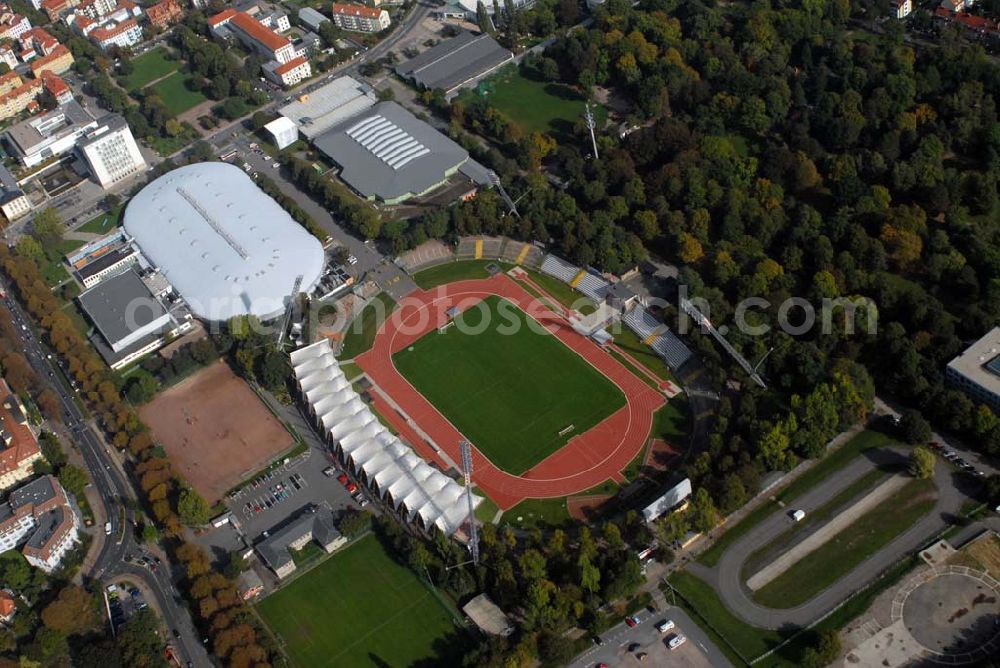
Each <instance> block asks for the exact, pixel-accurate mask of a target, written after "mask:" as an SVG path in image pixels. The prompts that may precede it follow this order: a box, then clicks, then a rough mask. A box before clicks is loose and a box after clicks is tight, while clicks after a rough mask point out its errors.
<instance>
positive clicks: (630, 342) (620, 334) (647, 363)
mask: <svg viewBox="0 0 1000 668" xmlns="http://www.w3.org/2000/svg"><path fill="white" fill-rule="evenodd" d="M618 329H619V330H620V331H617V332H615V333H614V336H615V345H617V346H618V347H619V348H621V349H622V350H624V351H625V352H626V353H628V354H629V355H631V356H632V357H633V358H634V359H635V361H637V362H638V363H639V364H641V365H643V366H644V367H646V368H647V369H649V370H650V371H652V372H653V374H654V375H656V376H659V377H660V378H662V379H663V380H669V381H673V382H677V379H676V378H674V374H673V372H672V371H670V367H669V366H667V363H666V362H664V361H663V358H662V357H660V356H659V355H657V354H656V353H655V352H654V351H653V349H652V348H650V347H649V346H647V345H646V344H645V343H643V342H642V341H640V340H639V337H638V336H636V335H635V332H633V331H632V330H631V329H629V328H628V327H625V326H624V325H622V326H620V327H618Z"/></svg>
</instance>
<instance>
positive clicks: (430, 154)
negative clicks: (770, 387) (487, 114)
mask: <svg viewBox="0 0 1000 668" xmlns="http://www.w3.org/2000/svg"><path fill="white" fill-rule="evenodd" d="M315 145H316V148H317V149H319V150H320V151H321V152H322V153H323V154H324V155H326V156H327V157H328V158H330V159H331V160H333V161H334V162H336V163H337V164H338V165H340V167H341V173H340V178H341V179H342V180H343V181H344V182H345V183H347V184H348V185H349V186H351V188H353V189H354V190H355V191H357V192H358V193H360V194H361V195H362V196H363V197H365V198H368V199H374V200H380V201H383V202H386V203H387V204H396V203H399V202H402V201H405V200H407V199H411V198H413V197H416V196H419V195H423V194H426V193H428V192H430V191H432V190H436V189H437V188H438V187H440V186H442V185H444V184H445V183H446V182H447V181H448V179H450V178H451V177H452V176H454V175H455V174H456V173H458V172H459V171H461V172H462V174H463V175H465V176H466V177H468V178H469V179H470V180H473V181H475V182H477V183H478V184H479V185H487V183H488V180H487V177H486V173H487V171H486V169H485V168H483V167H482V165H479V163H477V162H476V161H475V160H472V159H471V158H470V157H469V153H468V151H466V150H465V149H464V148H462V147H461V146H459V145H458V144H456V143H455V142H453V141H452V140H451V139H449V138H448V137H446V136H445V135H443V134H441V133H440V132H438V131H437V130H435V129H434V128H432V127H431V126H430V125H428V124H427V123H424V122H423V121H421V120H419V119H418V118H417V117H416V116H414V115H413V114H411V113H410V112H408V111H406V110H405V109H403V108H402V107H401V106H399V105H398V104H396V103H395V102H382V103H379V104H377V105H376V106H375V107H373V108H372V109H370V110H368V112H366V113H364V114H362V115H360V116H358V117H355V118H352V119H350V120H347V121H345V122H343V123H341V124H340V125H338V126H336V127H335V128H333V129H331V130H330V131H329V132H327V133H326V134H324V135H322V136H320V137H319V138H317V139H316V141H315Z"/></svg>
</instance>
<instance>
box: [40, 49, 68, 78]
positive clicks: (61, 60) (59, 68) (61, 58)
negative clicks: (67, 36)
mask: <svg viewBox="0 0 1000 668" xmlns="http://www.w3.org/2000/svg"><path fill="white" fill-rule="evenodd" d="M71 67H73V54H72V53H71V52H70V50H69V49H67V48H66V47H65V46H63V45H62V44H59V45H58V46H56V48H55V49H54V50H52V51H51V52H50V53H48V54H46V55H44V56H41V57H40V58H35V59H34V60H32V61H31V73H32V74H34V75H35V78H36V79H37V78H39V77H41V75H42V72H51V73H52V74H63V73H64V72H66V71H67V70H69V69H70V68H71Z"/></svg>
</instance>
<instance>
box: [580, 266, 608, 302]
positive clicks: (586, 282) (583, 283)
mask: <svg viewBox="0 0 1000 668" xmlns="http://www.w3.org/2000/svg"><path fill="white" fill-rule="evenodd" d="M610 285H611V284H610V283H608V282H607V281H606V280H604V279H603V278H601V277H600V276H595V275H594V274H591V273H590V272H587V273H585V274H584V275H583V277H582V278H580V281H579V282H578V283H577V284H576V289H577V290H579V291H580V292H582V293H583V294H585V295H587V296H588V297H590V298H591V299H593V300H594V301H595V302H598V303H600V302H602V301H604V298H605V297H606V296H607V295H608V287H610Z"/></svg>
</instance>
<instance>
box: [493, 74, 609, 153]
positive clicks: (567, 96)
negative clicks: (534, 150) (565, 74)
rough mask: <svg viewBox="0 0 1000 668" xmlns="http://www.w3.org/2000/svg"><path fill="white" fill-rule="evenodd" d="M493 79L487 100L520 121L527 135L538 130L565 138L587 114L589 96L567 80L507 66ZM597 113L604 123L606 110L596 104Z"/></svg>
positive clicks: (507, 115)
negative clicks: (533, 76)
mask: <svg viewBox="0 0 1000 668" xmlns="http://www.w3.org/2000/svg"><path fill="white" fill-rule="evenodd" d="M490 82H491V83H493V84H494V86H495V87H494V89H493V92H491V93H489V94H488V95H487V98H486V99H487V101H488V102H489V103H490V105H491V106H493V107H495V108H496V109H497V111H499V112H500V113H502V114H503V115H504V116H506V117H507V118H508V119H510V120H511V121H513V122H514V123H517V125H519V126H520V127H521V129H522V130H524V133H525V135H527V134H530V133H532V132H535V131H538V132H544V133H547V134H550V135H552V136H553V137H555V138H556V139H565V138H567V137H570V136H572V134H573V126H574V125H575V124H576V122H577V121H578V120H580V119H581V118H583V114H584V103H585V102H586V100H585V99H584V98H583V96H582V95H580V93H579V92H577V91H576V90H574V89H573V88H570V87H569V86H566V85H564V84H558V83H552V82H547V81H535V80H533V79H529V78H528V77H526V76H525V75H524V74H523V73H522V72H520V71H518V70H517V69H515V68H507V69H505V70H503V71H502V72H500V74H498V75H497V76H496V77H493V78H492V79H490ZM594 115H595V116H597V124H598V127H601V126H602V125H603V122H604V119H605V117H606V113H605V112H604V111H603V110H602V109H601V107H596V108H595V109H594Z"/></svg>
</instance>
